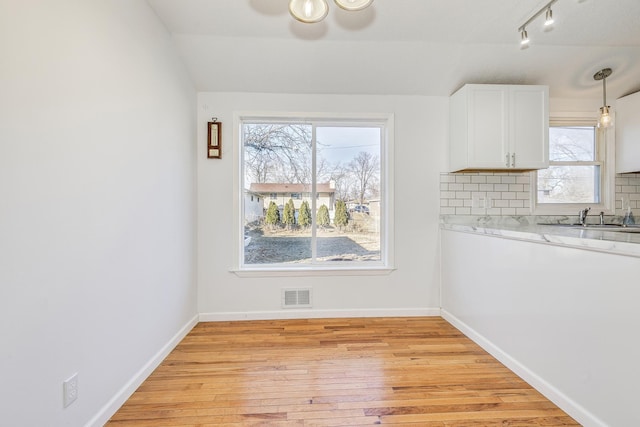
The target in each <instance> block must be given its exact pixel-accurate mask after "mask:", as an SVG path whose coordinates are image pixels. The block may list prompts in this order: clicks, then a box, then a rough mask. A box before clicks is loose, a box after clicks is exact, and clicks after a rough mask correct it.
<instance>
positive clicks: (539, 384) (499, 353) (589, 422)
mask: <svg viewBox="0 0 640 427" xmlns="http://www.w3.org/2000/svg"><path fill="white" fill-rule="evenodd" d="M441 312H442V317H443V318H444V319H445V320H446V321H447V322H449V323H451V324H452V325H453V326H455V327H456V328H457V329H459V330H460V331H461V332H462V333H463V334H465V335H466V336H467V337H468V338H469V339H471V340H472V341H474V342H475V343H476V344H478V345H479V346H480V347H482V348H483V349H484V350H486V351H487V352H488V353H489V354H491V355H492V356H493V357H495V358H496V359H498V360H499V361H500V362H501V363H502V364H503V365H505V366H506V367H507V368H509V369H510V370H512V371H513V372H514V373H515V374H516V375H518V376H519V377H520V378H522V379H523V380H525V381H526V382H527V383H529V385H531V386H532V387H533V388H535V389H536V390H538V391H539V392H540V393H542V394H543V395H544V396H545V397H546V398H547V399H549V400H550V401H552V402H553V403H555V404H556V405H557V406H558V407H560V409H562V410H563V411H565V412H566V413H567V414H569V415H570V416H571V417H573V418H574V419H575V420H576V421H578V422H579V423H580V424H582V425H583V426H585V427H607V424H605V423H604V422H603V421H602V420H600V419H599V418H597V417H596V416H595V415H593V414H592V413H591V412H589V411H587V410H586V409H585V408H584V407H583V406H581V405H579V404H578V403H577V402H575V401H574V400H572V399H571V398H569V397H568V396H567V395H565V394H564V393H562V392H561V391H560V390H558V389H557V388H556V387H554V386H553V385H552V384H550V383H549V382H547V381H546V380H545V379H543V378H541V377H540V376H539V375H537V374H535V373H534V372H533V371H531V370H530V369H529V368H527V367H526V366H525V365H523V364H522V363H520V362H518V361H517V360H516V359H514V358H513V357H511V356H510V355H509V354H508V353H506V352H505V351H503V350H502V349H501V348H500V347H498V346H497V345H495V344H494V343H492V342H491V341H490V340H489V339H487V338H485V337H484V336H483V335H481V334H479V333H478V332H476V331H475V330H474V329H473V328H471V327H470V326H469V325H467V324H466V323H464V322H463V321H461V320H460V319H458V318H457V317H456V316H454V315H453V314H451V313H449V312H448V311H447V310H445V309H442V310H441Z"/></svg>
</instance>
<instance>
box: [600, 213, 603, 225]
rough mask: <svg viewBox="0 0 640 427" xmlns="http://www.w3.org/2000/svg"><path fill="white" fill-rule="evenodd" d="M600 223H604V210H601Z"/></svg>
mask: <svg viewBox="0 0 640 427" xmlns="http://www.w3.org/2000/svg"><path fill="white" fill-rule="evenodd" d="M600 225H604V212H600Z"/></svg>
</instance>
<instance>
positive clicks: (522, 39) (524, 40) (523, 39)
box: [520, 28, 529, 47]
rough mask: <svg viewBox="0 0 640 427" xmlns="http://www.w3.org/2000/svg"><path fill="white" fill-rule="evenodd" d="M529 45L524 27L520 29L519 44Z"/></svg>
mask: <svg viewBox="0 0 640 427" xmlns="http://www.w3.org/2000/svg"><path fill="white" fill-rule="evenodd" d="M528 45H529V35H528V34H527V30H525V29H524V28H523V29H522V31H520V46H522V47H525V46H528Z"/></svg>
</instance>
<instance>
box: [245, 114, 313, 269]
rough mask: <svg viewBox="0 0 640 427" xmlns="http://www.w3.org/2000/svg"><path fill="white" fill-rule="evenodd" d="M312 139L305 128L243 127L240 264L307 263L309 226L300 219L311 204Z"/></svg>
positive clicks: (258, 125) (260, 125)
mask: <svg viewBox="0 0 640 427" xmlns="http://www.w3.org/2000/svg"><path fill="white" fill-rule="evenodd" d="M311 137H312V127H311V125H307V124H287V123H282V124H260V123H244V124H243V125H242V138H243V140H242V144H243V148H244V152H243V167H244V171H243V175H244V192H245V197H244V224H245V227H244V230H245V244H244V263H245V264H280V263H300V262H309V261H310V260H311V231H310V228H309V224H307V223H304V225H303V224H300V221H299V219H300V218H299V215H300V209H301V207H302V206H303V204H305V206H307V205H310V204H311V200H310V199H311V196H310V194H311V193H312V188H311V182H312V180H311V160H312V156H311V154H312V151H311V150H312V141H311ZM251 194H256V195H259V196H261V197H260V198H259V200H261V201H260V202H251V200H250V197H248V195H251ZM303 209H304V208H303ZM305 211H306V210H305ZM303 215H304V214H303Z"/></svg>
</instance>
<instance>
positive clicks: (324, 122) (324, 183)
mask: <svg viewBox="0 0 640 427" xmlns="http://www.w3.org/2000/svg"><path fill="white" fill-rule="evenodd" d="M389 120H390V119H389V118H388V117H385V118H384V119H382V118H370V117H368V118H367V117H365V118H356V119H348V120H345V119H340V120H338V119H330V118H327V117H318V118H315V119H313V118H312V119H309V118H308V117H306V118H305V119H304V120H299V119H296V118H295V117H294V118H291V117H283V118H281V117H276V118H273V117H255V116H253V117H242V118H240V119H239V123H238V127H239V147H240V156H239V164H240V177H239V181H240V182H241V185H240V186H239V187H240V191H241V192H243V193H244V194H245V196H244V197H241V198H240V199H241V200H242V203H241V206H240V213H239V217H240V226H239V228H240V231H241V232H240V233H239V234H241V236H242V238H241V239H240V240H241V242H242V244H241V245H240V246H241V247H240V250H239V251H238V252H239V254H238V256H239V263H238V264H239V265H238V267H239V270H241V271H245V270H246V271H249V270H260V271H263V270H278V271H287V270H292V271H298V270H301V269H302V270H313V271H323V270H336V269H339V270H345V269H352V270H361V269H373V270H376V269H378V270H384V269H388V268H390V252H391V243H390V242H391V237H390V233H389V227H388V225H387V224H388V222H389V220H390V217H391V207H392V206H391V194H390V192H389V191H388V189H389V188H390V186H389V183H390V170H389V163H390V154H391V142H390V140H389V134H390V132H389V127H390V122H389ZM246 194H258V195H261V197H260V200H261V201H262V202H261V203H255V202H251V201H250V199H249V198H248V197H246ZM256 213H258V215H257V216H256Z"/></svg>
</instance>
